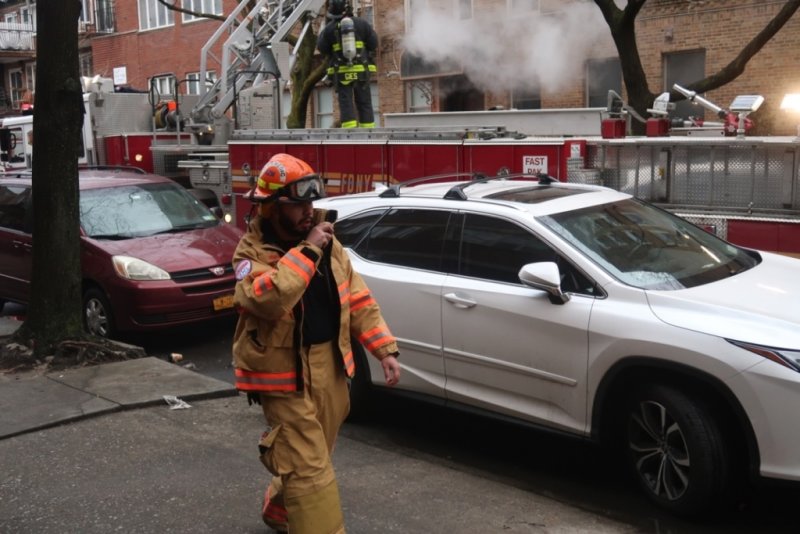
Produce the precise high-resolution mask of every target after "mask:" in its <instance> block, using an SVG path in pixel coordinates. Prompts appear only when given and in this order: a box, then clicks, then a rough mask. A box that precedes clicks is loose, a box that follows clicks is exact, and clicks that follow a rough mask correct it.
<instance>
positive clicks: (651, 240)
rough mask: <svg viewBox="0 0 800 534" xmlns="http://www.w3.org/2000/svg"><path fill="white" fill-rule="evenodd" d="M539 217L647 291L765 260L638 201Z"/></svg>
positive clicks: (701, 280) (694, 282) (695, 282)
mask: <svg viewBox="0 0 800 534" xmlns="http://www.w3.org/2000/svg"><path fill="white" fill-rule="evenodd" d="M537 219H538V220H539V221H540V222H542V223H543V224H544V225H545V226H547V227H548V228H550V229H551V230H552V231H554V232H555V233H556V234H558V235H559V236H561V237H562V238H564V239H565V240H566V241H568V242H569V243H570V244H572V245H573V246H574V247H575V248H577V249H578V250H580V251H581V252H582V253H583V254H585V255H586V256H588V257H589V258H590V259H592V260H593V261H595V262H596V263H597V264H599V265H600V266H601V267H602V268H603V269H605V270H606V271H607V272H608V273H610V274H611V275H612V276H614V277H616V278H618V279H619V280H620V281H622V282H624V283H626V284H628V285H631V286H634V287H639V288H642V289H660V290H673V289H684V288H689V287H694V286H699V285H703V284H708V283H711V282H715V281H717V280H720V279H723V278H727V277H729V276H733V275H735V274H737V273H740V272H742V271H745V270H747V269H750V268H752V267H754V266H756V265H757V264H758V263H759V261H760V259H759V256H758V255H757V254H754V253H749V252H748V251H746V250H744V249H741V248H739V247H737V246H735V245H731V244H730V243H727V242H725V241H723V240H721V239H719V238H718V237H716V236H714V235H712V234H710V233H709V232H706V231H705V230H702V229H700V228H698V227H697V226H694V225H693V224H690V223H689V222H687V221H686V220H684V219H681V218H680V217H677V216H675V215H673V214H671V213H668V212H666V211H664V210H661V209H659V208H657V207H655V206H652V205H649V204H646V203H643V202H641V201H639V200H637V199H626V200H622V201H619V202H612V203H610V204H603V205H599V206H592V207H588V208H582V209H578V210H573V211H567V212H563V213H557V214H553V215H548V216H542V217H538V218H537Z"/></svg>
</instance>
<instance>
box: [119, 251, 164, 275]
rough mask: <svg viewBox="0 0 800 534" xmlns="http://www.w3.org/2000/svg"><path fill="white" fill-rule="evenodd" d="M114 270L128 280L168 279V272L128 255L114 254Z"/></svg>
mask: <svg viewBox="0 0 800 534" xmlns="http://www.w3.org/2000/svg"><path fill="white" fill-rule="evenodd" d="M111 261H112V262H114V270H116V271H117V274H118V275H120V276H121V277H122V278H127V279H128V280H169V278H170V277H169V273H168V272H167V271H165V270H164V269H162V268H160V267H156V266H155V265H153V264H152V263H147V262H146V261H144V260H140V259H139V258H132V257H130V256H114V257H112V258H111Z"/></svg>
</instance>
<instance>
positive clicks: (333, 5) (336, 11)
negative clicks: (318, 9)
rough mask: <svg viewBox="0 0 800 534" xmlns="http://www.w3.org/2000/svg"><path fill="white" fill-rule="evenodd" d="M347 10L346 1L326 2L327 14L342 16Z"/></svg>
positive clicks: (331, 0)
mask: <svg viewBox="0 0 800 534" xmlns="http://www.w3.org/2000/svg"><path fill="white" fill-rule="evenodd" d="M346 8H347V0H328V14H329V15H335V16H340V15H344V12H345V9H346Z"/></svg>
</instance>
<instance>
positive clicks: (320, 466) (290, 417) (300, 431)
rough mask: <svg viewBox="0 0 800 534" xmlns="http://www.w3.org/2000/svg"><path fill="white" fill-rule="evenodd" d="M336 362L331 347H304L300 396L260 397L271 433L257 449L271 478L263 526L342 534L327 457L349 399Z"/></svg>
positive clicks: (304, 532)
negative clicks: (262, 449)
mask: <svg viewBox="0 0 800 534" xmlns="http://www.w3.org/2000/svg"><path fill="white" fill-rule="evenodd" d="M337 359H338V358H337V357H336V356H335V354H334V352H333V342H330V343H323V344H320V345H311V346H310V347H304V348H303V350H302V361H303V377H304V381H305V388H304V390H303V391H302V392H298V393H289V394H283V393H282V394H277V395H272V394H262V395H261V407H262V409H263V411H264V417H265V418H266V420H267V424H268V425H270V427H271V430H270V431H269V433H267V434H266V435H265V436H264V437H263V438H262V440H261V443H260V444H261V446H262V447H263V448H265V449H266V452H264V453H263V454H262V455H261V461H262V462H263V463H264V465H265V466H266V467H267V469H269V471H270V472H271V473H272V474H273V478H272V481H271V482H270V485H269V487H268V488H267V495H266V501H265V507H264V520H265V521H267V523H268V524H269V525H270V526H273V527H278V528H286V525H285V523H284V524H281V523H282V522H281V521H280V519H281V518H282V517H285V519H286V520H287V521H286V522H287V523H288V528H286V530H287V531H288V532H290V533H291V534H339V533H344V518H343V516H342V507H341V504H340V502H339V489H338V486H337V485H336V477H335V475H334V472H333V464H332V463H331V452H332V451H333V444H334V442H335V441H336V435H337V434H338V432H339V427H340V426H341V425H342V422H343V421H344V419H345V417H347V413H348V411H349V410H350V396H349V394H348V390H347V381H346V378H345V374H344V370H343V368H342V363H341V362H340V361H337ZM268 518H269V519H271V521H269V520H268Z"/></svg>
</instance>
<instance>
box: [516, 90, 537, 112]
mask: <svg viewBox="0 0 800 534" xmlns="http://www.w3.org/2000/svg"><path fill="white" fill-rule="evenodd" d="M511 106H512V107H513V108H515V109H542V93H541V91H540V90H539V88H538V87H524V88H519V89H514V90H513V91H512V92H511Z"/></svg>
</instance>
